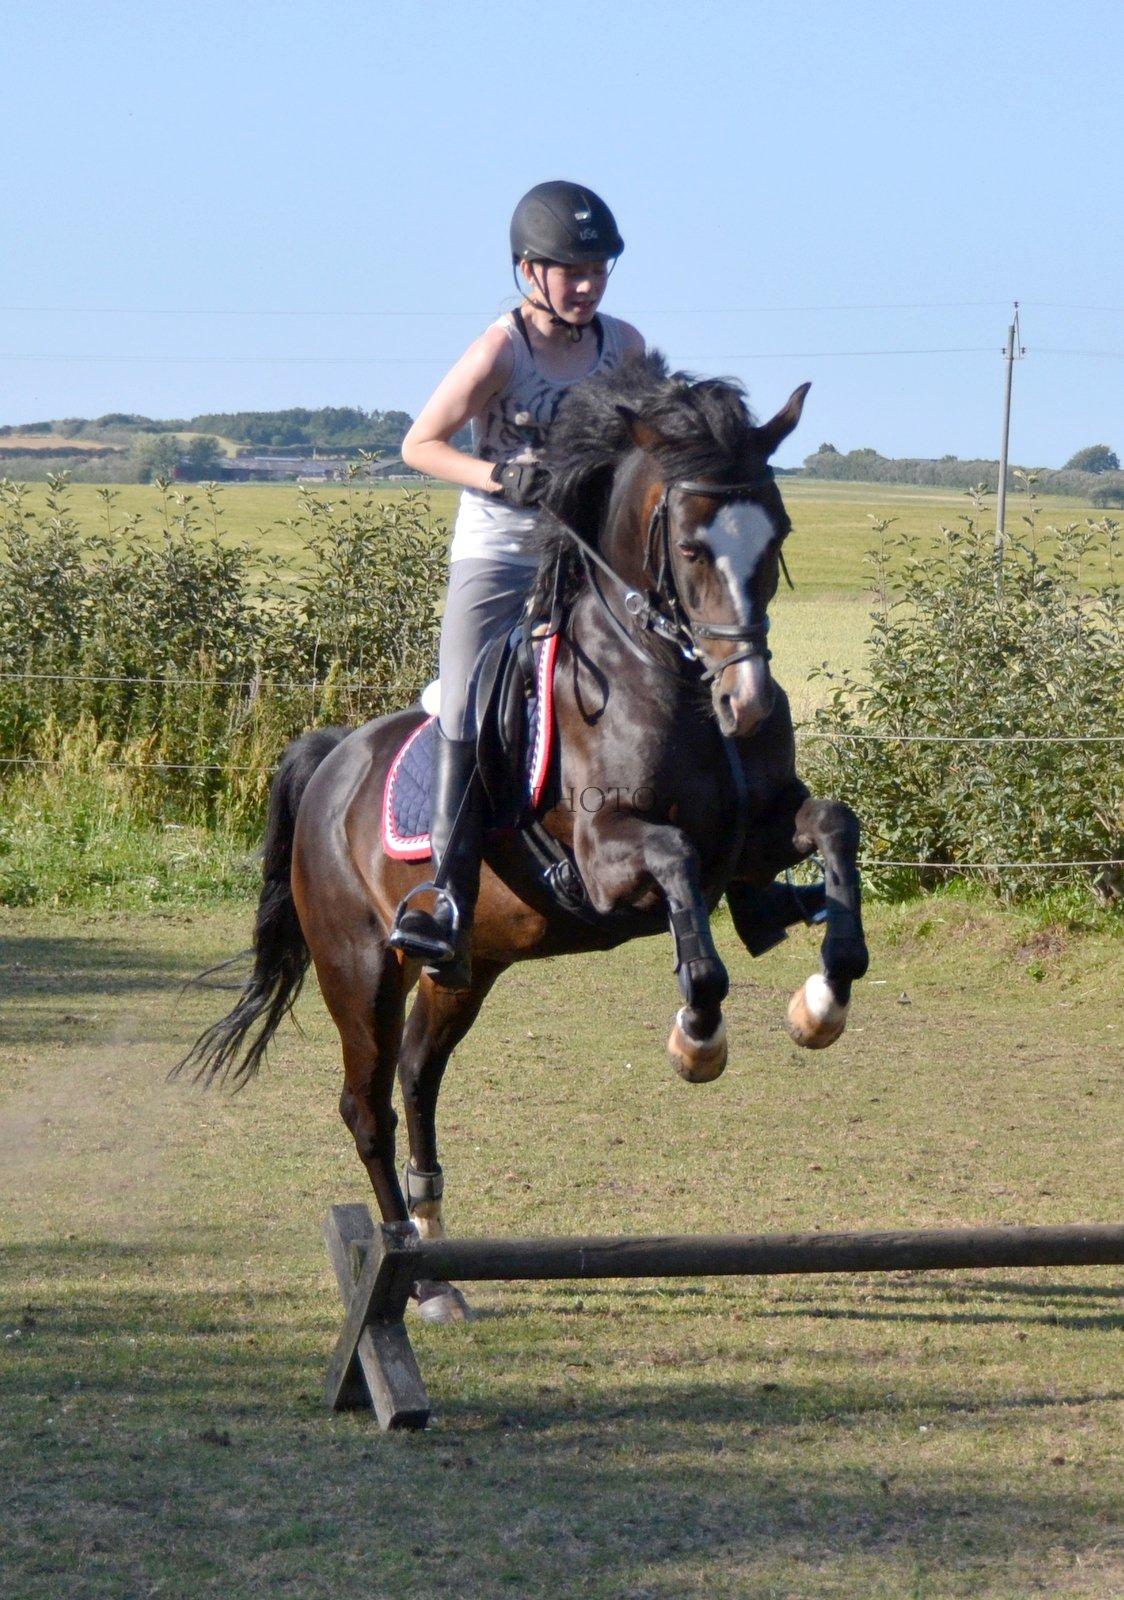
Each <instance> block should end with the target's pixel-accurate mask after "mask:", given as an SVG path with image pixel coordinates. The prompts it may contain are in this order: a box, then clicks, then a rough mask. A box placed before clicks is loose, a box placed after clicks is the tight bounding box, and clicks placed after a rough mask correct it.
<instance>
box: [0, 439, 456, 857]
mask: <svg viewBox="0 0 1124 1600" xmlns="http://www.w3.org/2000/svg"><path fill="white" fill-rule="evenodd" d="M360 471H361V468H358V467H357V468H356V469H355V470H354V471H353V473H352V477H351V480H350V481H349V483H348V485H347V486H346V488H343V489H341V490H340V491H339V496H338V498H337V499H328V498H325V497H324V496H323V495H322V494H321V493H319V492H317V493H312V492H306V493H305V494H304V495H303V496H302V501H301V507H300V512H299V515H298V517H297V518H296V519H294V526H295V527H296V529H297V531H298V532H299V533H300V534H301V536H302V539H303V543H304V551H303V553H302V557H301V558H300V559H299V560H298V562H297V563H295V564H293V565H291V566H289V567H286V566H284V565H283V564H282V563H280V562H279V561H278V560H277V559H276V558H273V557H270V556H267V555H266V554H265V553H264V552H263V551H262V550H261V549H260V548H258V547H257V546H255V545H254V544H231V543H230V542H229V541H228V540H226V539H224V538H223V534H222V507H221V500H220V497H219V491H216V490H215V489H214V488H213V487H212V486H209V485H205V486H203V487H202V489H201V490H200V491H199V492H197V493H189V492H182V493H176V492H173V490H172V486H171V485H170V484H169V483H167V481H166V480H160V481H159V483H158V488H159V490H160V492H161V496H162V513H161V516H160V518H159V520H158V522H157V525H156V526H155V527H152V526H148V525H145V524H144V523H143V522H142V521H141V520H140V519H139V518H137V517H135V516H133V517H130V518H126V519H125V520H124V521H118V520H117V518H116V515H115V510H114V501H115V494H114V492H113V491H112V490H108V489H107V490H103V491H100V493H101V498H102V502H103V506H104V512H105V528H104V531H99V532H98V533H96V534H88V533H83V532H82V531H81V530H80V529H79V527H78V525H77V523H76V522H75V520H74V518H73V516H72V515H71V513H70V511H69V509H68V499H67V486H66V483H65V480H63V479H61V478H55V479H52V480H51V483H50V490H49V494H48V497H47V504H46V514H45V515H40V514H37V513H35V512H33V511H32V510H31V509H30V508H29V506H28V504H27V499H26V496H25V494H24V493H23V491H22V489H21V488H20V487H19V486H18V485H16V484H14V483H12V482H10V481H7V480H5V481H2V482H0V757H3V758H4V768H2V769H0V771H3V770H6V771H7V772H8V774H9V776H14V775H15V773H17V772H19V771H21V770H23V771H24V773H26V770H27V767H28V765H29V764H31V763H43V764H46V765H49V766H50V767H51V768H52V769H53V770H57V769H58V768H59V767H60V765H61V766H63V767H67V766H69V767H70V768H71V769H72V770H74V771H89V770H95V769H97V770H99V771H101V772H103V773H105V772H115V773H124V774H125V775H126V777H127V779H128V789H129V801H130V806H131V807H132V812H131V813H130V814H133V813H135V812H136V808H137V807H138V806H140V807H141V809H142V810H144V809H145V808H147V813H146V814H148V815H150V816H152V817H156V818H160V819H164V820H167V819H174V820H177V821H184V822H190V823H200V822H205V823H213V822H216V821H220V822H223V823H224V824H227V825H231V824H233V825H235V826H241V827H242V828H244V829H246V830H249V831H252V830H255V829H256V828H257V827H258V826H259V825H260V818H261V806H262V801H263V799H264V795H265V792H266V788H267V785H268V780H269V775H270V771H271V768H272V766H273V764H274V763H275V761H276V759H277V756H278V755H279V753H280V751H281V749H282V748H283V746H284V744H285V742H286V740H287V739H289V738H290V737H292V735H293V734H295V733H298V732H300V731H301V730H302V729H303V728H305V727H308V726H310V725H313V724H315V723H318V722H325V721H350V722H355V723H358V722H361V721H363V720H365V719H366V718H368V717H372V716H378V715H381V714H382V713H384V712H386V711H390V710H392V709H394V708H395V707H397V706H401V705H406V704H408V703H409V702H410V701H411V700H412V699H413V698H414V697H415V696H416V695H417V693H418V691H419V689H420V688H421V687H422V685H423V684H424V683H425V680H426V677H427V676H428V674H429V672H430V671H431V670H432V668H433V666H434V662H435V658H436V639H437V629H438V616H437V601H438V599H439V596H440V594H441V592H442V589H443V582H444V573H445V538H444V530H443V528H442V527H441V525H440V524H439V523H437V522H435V521H434V519H433V518H432V517H431V516H430V513H429V508H428V504H427V502H426V501H425V499H424V497H423V496H421V495H417V494H413V495H409V494H408V495H406V496H405V497H403V498H402V499H401V500H398V501H394V502H391V503H386V502H385V501H383V500H381V499H380V498H377V497H376V496H375V495H374V494H373V493H372V491H371V489H370V488H369V487H364V486H363V485H362V484H361V483H359V482H358V481H357V478H358V474H359V472H360Z"/></svg>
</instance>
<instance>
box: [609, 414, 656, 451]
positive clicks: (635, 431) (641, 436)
mask: <svg viewBox="0 0 1124 1600" xmlns="http://www.w3.org/2000/svg"><path fill="white" fill-rule="evenodd" d="M617 416H618V417H620V419H621V421H622V422H623V423H624V425H625V429H626V431H627V433H628V436H629V438H630V439H631V440H632V442H633V444H634V445H635V446H636V448H637V449H638V450H655V449H656V448H657V446H658V445H661V444H666V443H667V441H666V439H664V437H663V435H662V434H659V433H657V432H656V430H655V428H653V427H652V425H651V424H650V423H648V422H645V421H644V419H643V417H641V416H640V415H639V414H638V413H637V412H635V411H633V410H631V409H630V408H629V407H628V406H618V407H617Z"/></svg>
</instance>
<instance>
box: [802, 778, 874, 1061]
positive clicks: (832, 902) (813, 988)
mask: <svg viewBox="0 0 1124 1600" xmlns="http://www.w3.org/2000/svg"><path fill="white" fill-rule="evenodd" d="M793 842H794V844H795V845H796V848H797V849H798V850H799V851H800V853H801V854H802V855H808V854H811V852H812V851H816V852H818V854H819V856H820V859H821V860H822V861H823V867H824V886H825V891H826V905H825V909H826V911H827V928H826V932H825V933H824V941H823V947H822V950H821V952H820V963H821V966H822V968H823V971H822V972H815V973H813V974H812V976H811V977H810V978H809V979H808V980H807V982H806V983H804V984H803V986H802V987H801V988H800V989H798V990H797V991H796V993H795V994H794V995H793V997H792V1000H791V1001H790V1003H789V1007H788V1031H789V1033H790V1034H791V1035H792V1037H793V1039H794V1040H795V1041H796V1043H797V1044H799V1045H804V1046H806V1047H807V1048H808V1049H810V1050H822V1049H824V1048H825V1047H826V1046H827V1045H829V1044H834V1042H835V1040H836V1039H838V1037H839V1035H840V1034H841V1033H842V1032H843V1029H844V1027H845V1026H846V1023H847V1009H848V1007H849V1005H850V1003H851V985H852V983H854V981H855V979H856V978H861V977H862V975H863V973H864V972H865V971H866V969H867V967H868V965H869V963H870V956H869V952H868V951H867V947H866V938H865V936H864V934H863V922H862V892H861V887H860V882H859V868H858V852H859V820H858V818H857V817H856V816H855V813H854V812H853V811H852V810H851V809H850V807H849V806H845V805H842V804H841V803H840V802H839V801H838V800H813V799H808V800H805V802H804V803H803V805H802V806H801V807H800V809H799V810H798V811H797V813H796V820H795V837H794V841H793Z"/></svg>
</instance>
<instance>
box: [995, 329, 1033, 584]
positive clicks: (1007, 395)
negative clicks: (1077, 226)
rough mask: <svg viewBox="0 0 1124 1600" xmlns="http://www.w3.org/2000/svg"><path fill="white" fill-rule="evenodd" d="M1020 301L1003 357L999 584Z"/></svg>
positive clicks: (1022, 351) (1021, 350)
mask: <svg viewBox="0 0 1124 1600" xmlns="http://www.w3.org/2000/svg"><path fill="white" fill-rule="evenodd" d="M1020 336H1021V329H1020V328H1019V302H1018V301H1017V300H1016V301H1015V315H1014V317H1013V318H1012V320H1011V325H1010V327H1009V328H1008V329H1007V348H1006V349H1005V350H1004V352H1003V359H1004V361H1005V362H1006V363H1007V381H1006V383H1005V385H1004V391H1003V436H1002V440H1001V442H1000V445H999V500H998V504H997V506H996V509H995V582H996V585H997V586H998V584H999V580H1000V573H1001V571H1002V567H1003V540H1004V535H1005V533H1006V523H1007V445H1008V441H1009V440H1010V436H1011V375H1012V373H1013V372H1014V370H1015V361H1016V360H1017V359H1021V357H1023V356H1025V355H1026V346H1025V345H1022V344H1020V343H1019V339H1020Z"/></svg>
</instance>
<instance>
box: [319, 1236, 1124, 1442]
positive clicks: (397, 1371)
mask: <svg viewBox="0 0 1124 1600" xmlns="http://www.w3.org/2000/svg"><path fill="white" fill-rule="evenodd" d="M324 1237H325V1241H326V1243H327V1246H328V1252H329V1255H330V1256H331V1260H332V1265H333V1267H334V1268H335V1272H336V1280H337V1282H338V1284H339V1289H340V1297H341V1299H342V1300H343V1302H344V1304H345V1306H346V1307H347V1315H346V1317H345V1320H344V1325H343V1329H342V1330H341V1332H340V1336H339V1338H338V1340H337V1341H336V1348H335V1351H334V1353H333V1356H332V1360H331V1363H330V1366H329V1369H328V1381H327V1385H326V1388H325V1399H326V1400H327V1402H328V1404H329V1405H330V1406H331V1407H332V1408H333V1409H334V1410H343V1409H345V1408H348V1407H352V1406H356V1405H364V1404H366V1403H367V1394H368V1393H369V1395H370V1404H371V1405H373V1407H374V1409H375V1412H376V1415H377V1416H378V1420H379V1424H380V1426H381V1427H383V1428H402V1427H405V1428H420V1427H424V1426H425V1424H426V1422H427V1421H428V1419H429V1410H430V1408H429V1400H428V1397H427V1395H426V1392H425V1387H424V1385H423V1384H422V1381H421V1376H420V1374H419V1372H418V1369H417V1363H416V1362H415V1361H414V1355H413V1351H412V1349H411V1348H410V1341H409V1337H408V1336H407V1333H406V1328H405V1323H404V1321H403V1317H404V1315H405V1311H406V1305H407V1302H408V1300H409V1297H410V1290H411V1288H412V1286H413V1285H414V1283H416V1282H417V1281H418V1280H419V1279H434V1280H438V1281H441V1280H446V1279H447V1280H448V1281H450V1282H459V1283H473V1282H480V1281H484V1280H486V1281H507V1282H510V1281H515V1280H525V1279H559V1278H568V1279H578V1280H580V1279H583V1278H584V1279H588V1278H678V1277H684V1278H687V1277H729V1276H737V1277H760V1276H775V1275H779V1274H782V1273H806V1272H932V1271H935V1270H940V1269H945V1270H954V1269H960V1268H964V1267H969V1268H980V1267H992V1268H995V1267H1090V1266H1118V1265H1122V1264H1124V1226H1121V1225H1117V1224H1102V1223H1088V1224H1085V1223H1079V1224H1074V1225H1070V1226H1067V1227H1057V1228H948V1229H943V1228H942V1229H932V1230H928V1231H920V1232H918V1231H914V1232H892V1233H789V1234H749V1235H727V1236H722V1235H715V1236H706V1235H697V1236H695V1237H689V1236H688V1237H681V1236H669V1237H666V1238H659V1237H656V1238H640V1239H614V1238H588V1239H427V1240H423V1239H420V1238H419V1237H418V1235H417V1234H416V1233H414V1231H413V1229H412V1227H411V1226H410V1224H408V1223H382V1224H380V1225H379V1227H378V1228H376V1227H375V1226H374V1224H373V1222H372V1221H371V1214H370V1212H369V1211H368V1209H367V1207H366V1206H362V1205H358V1206H356V1205H352V1206H333V1207H332V1210H331V1212H330V1213H329V1215H328V1217H327V1220H326V1221H325V1224H324ZM364 1379H365V1380H366V1388H364V1381H363V1380H364Z"/></svg>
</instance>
